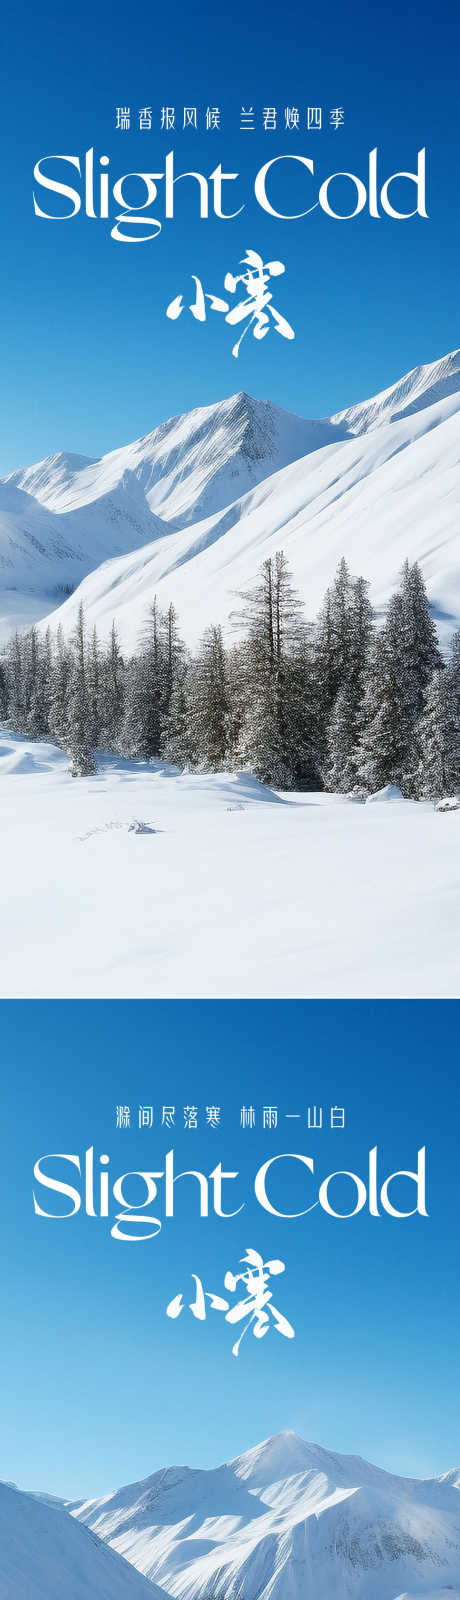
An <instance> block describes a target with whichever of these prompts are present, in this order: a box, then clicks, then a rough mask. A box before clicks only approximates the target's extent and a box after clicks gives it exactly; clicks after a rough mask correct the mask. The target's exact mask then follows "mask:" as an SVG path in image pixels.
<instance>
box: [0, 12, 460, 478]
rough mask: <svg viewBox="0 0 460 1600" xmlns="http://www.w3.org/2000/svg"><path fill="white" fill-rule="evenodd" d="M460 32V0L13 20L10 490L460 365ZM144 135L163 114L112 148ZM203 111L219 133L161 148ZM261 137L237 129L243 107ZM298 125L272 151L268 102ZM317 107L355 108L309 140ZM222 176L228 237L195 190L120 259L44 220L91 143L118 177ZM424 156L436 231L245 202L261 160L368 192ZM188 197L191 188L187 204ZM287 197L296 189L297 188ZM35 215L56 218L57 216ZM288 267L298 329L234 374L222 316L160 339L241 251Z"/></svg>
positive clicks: (8, 116) (281, 293)
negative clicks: (56, 174) (299, 160)
mask: <svg viewBox="0 0 460 1600" xmlns="http://www.w3.org/2000/svg"><path fill="white" fill-rule="evenodd" d="M459 34H460V19H459V14H458V8H457V7H455V6H453V5H452V4H451V0H440V3H439V4H436V5H434V3H433V0H428V3H427V0H421V3H417V4H415V3H413V0H410V3H409V4H407V5H406V6H401V4H400V3H399V0H398V3H396V0H391V3H389V4H386V5H384V6H382V7H380V8H378V10H377V12H376V10H375V8H374V7H371V6H369V4H368V3H367V0H366V3H363V0H351V3H350V4H349V5H347V6H344V5H343V3H342V0H330V3H329V4H328V6H327V8H326V7H321V6H310V5H307V6H305V4H304V3H302V4H300V0H298V3H295V4H292V3H291V4H289V5H287V6H279V5H278V4H276V5H275V4H274V3H273V0H265V3H262V0H253V4H251V6H244V5H243V4H242V3H241V0H238V3H237V4H236V5H232V6H231V7H228V8H227V9H225V8H224V9H222V10H221V11H220V12H219V13H217V12H216V8H215V5H214V4H213V5H211V4H210V3H209V0H204V3H203V4H202V5H201V6H200V7H199V9H198V10H197V8H193V7H191V6H189V5H187V6H186V5H185V4H184V3H183V0H179V3H178V5H177V6H176V7H175V8H174V14H173V15H172V13H171V11H170V9H168V8H159V7H156V6H155V7H148V6H146V5H145V4H144V0H142V3H140V0H132V4H131V5H130V7H129V13H127V11H126V7H124V6H123V7H122V6H121V5H120V4H119V3H117V0H114V3H111V4H110V6H109V5H108V4H106V3H104V0H103V3H100V0H95V3H92V4H91V5H89V4H85V3H84V0H83V3H82V4H80V6H79V7H78V8H77V9H75V10H73V11H72V12H71V14H68V15H66V14H65V11H64V10H63V8H62V6H61V5H57V4H53V3H50V4H45V5H43V6H41V7H40V8H37V7H35V6H34V7H32V6H30V7H28V8H26V12H24V8H18V7H17V6H16V5H15V4H13V3H12V0H7V3H6V8H5V12H4V23H3V40H4V47H3V51H2V57H3V59H2V88H1V120H2V124H3V127H2V139H3V144H4V148H5V149H6V150H7V160H6V162H4V168H3V174H2V233H3V241H2V253H1V262H0V307H1V338H2V351H3V418H2V429H1V443H0V471H1V472H7V471H8V470H11V469H13V468H14V467H15V466H17V465H19V464H23V463H25V462H28V461H32V460H38V459H40V458H41V457H42V456H44V455H45V454H47V453H50V452H53V451H55V450H57V449H59V448H66V449H71V450H74V451H77V452H78V451H81V452H87V453H89V454H99V453H100V452H101V451H104V450H106V449H108V448H111V447H113V446H115V445H117V444H120V443H122V442H125V441H127V440H129V439H130V438H135V437H136V436H138V435H140V434H143V433H145V432H146V431H149V430H150V429H151V428H152V427H153V426H154V425H155V424H156V423H158V422H159V421H161V420H162V419H164V418H165V417H166V416H168V415H171V414H173V413H176V412H180V411H182V410H186V409H189V408H190V407H192V406H194V405H196V404H202V403H209V402H211V401H213V400H215V399H218V398H221V397H222V396H223V395H225V394H229V393H232V392H234V391H235V390H236V389H241V388H245V389H247V390H249V391H250V392H252V393H254V394H256V395H258V396H260V397H264V396H265V397H266V396H270V397H272V398H273V399H275V400H276V401H277V402H278V403H279V404H282V405H284V406H286V407H288V408H291V409H293V410H297V411H298V412H300V413H303V414H304V415H309V414H313V415H321V414H326V413H328V412H330V411H332V410H334V409H336V408H339V407H341V406H344V405H346V404H349V403H350V402H351V401H353V400H355V399H358V398H361V397H362V396H366V395H367V394H370V393H372V392H373V391H375V390H378V389H380V388H382V387H384V386H386V385H387V384H389V383H390V382H391V381H393V380H394V379H396V378H397V377H398V376H400V375H401V373H403V372H404V371H405V370H407V369H408V368H410V367H411V366H413V365H415V364H416V363H418V362H419V361H423V360H428V361H429V360H432V359H435V358H436V357H437V356H439V355H441V354H443V353H445V352H446V351H447V350H449V349H452V348H453V347H455V346H456V344H457V343H458V341H459V331H458V281H457V275H458V253H459V242H460V240H459V232H460V229H459V220H458V206H457V171H456V150H457V128H456V116H457V98H458V65H457V64H458V46H459ZM120 104H121V105H125V104H128V105H129V106H130V107H131V110H132V114H133V119H134V114H135V112H136V111H137V109H138V108H139V107H142V106H143V105H146V104H149V105H150V104H151V105H152V108H153V116H154V126H153V130H152V132H151V133H149V132H144V133H139V132H136V131H134V132H133V131H130V132H127V133H120V132H118V133H117V132H116V131H115V128H114V118H115V108H116V106H117V105H120ZM165 104H166V105H169V106H171V105H172V106H175V108H176V111H177V118H178V121H179V123H180V121H181V118H182V113H183V107H184V105H187V106H190V105H191V106H195V105H196V106H197V108H198V110H199V112H200V114H201V115H202V114H203V112H204V111H205V109H206V107H207V106H208V105H211V106H214V105H217V106H218V107H219V108H220V109H221V113H222V123H223V128H222V132H221V133H218V132H215V131H213V132H208V133H201V132H196V133H195V132H193V131H192V132H189V133H187V132H185V133H184V132H182V131H181V130H180V128H179V131H178V132H177V134H176V135H173V136H172V142H171V140H170V137H169V136H165V135H164V134H162V133H160V131H159V127H158V122H159V112H160V110H161V107H162V106H163V105H165ZM243 104H244V105H246V106H247V105H248V104H252V105H254V108H255V112H256V118H257V130H258V131H256V132H254V133H251V134H242V133H240V132H239V114H240V109H241V105H243ZM286 105H287V106H297V107H299V108H300V110H301V114H302V120H303V131H298V132H296V133H293V134H290V135H289V134H286V133H285V132H284V131H283V129H282V128H280V129H279V130H277V131H276V132H271V133H270V132H263V131H261V128H260V117H261V112H262V111H263V108H264V106H276V107H277V109H278V113H279V117H280V119H281V120H282V115H283V110H284V107H285V106H286ZM308 105H320V106H322V107H323V112H324V122H325V124H327V115H328V111H329V109H330V108H332V107H334V106H337V105H340V106H343V108H344V114H345V123H344V127H343V128H342V129H340V130H339V131H338V132H336V131H335V130H334V129H332V128H329V126H328V125H325V126H324V127H323V129H322V131H321V132H317V133H313V132H312V133H310V134H308V135H307V133H306V131H305V113H306V108H307V106H308ZM170 143H171V147H173V148H174V150H175V156H176V162H177V170H178V171H179V170H184V169H185V170H187V169H188V168H189V167H190V165H191V164H193V165H194V166H195V167H196V166H197V167H198V168H199V170H202V171H204V172H209V171H210V170H211V166H212V165H214V164H217V162H218V161H219V160H222V163H223V166H224V168H225V169H226V170H235V171H238V172H239V173H240V174H241V179H240V189H241V193H243V192H244V193H245V194H247V196H248V203H247V209H246V211H245V213H244V215H243V216H242V217H240V218H238V219H237V220H236V221H234V222H231V223H224V222H217V221H216V220H215V219H212V220H210V221H209V222H208V223H204V222H203V223H199V222H198V220H197V216H196V211H195V210H194V208H193V205H192V201H191V199H190V197H189V198H188V199H187V198H186V190H187V185H184V186H183V190H182V195H181V199H180V202H178V213H177V216H176V218H175V220H174V222H170V223H168V224H167V225H166V226H165V227H164V228H163V231H162V234H161V236H160V237H159V238H157V239H156V240H155V241H153V242H151V243H148V244H144V245H141V244H137V245H132V246H131V247H129V246H127V245H121V244H117V243H115V242H114V241H113V240H112V239H111V237H110V229H109V226H108V225H106V224H105V223H104V222H101V221H93V220H89V219H87V218H85V217H81V216H79V217H76V218H75V219H74V220H72V221H67V222H65V223H60V224H59V223H51V222H46V221H44V220H40V219H38V218H35V217H34V215H33V209H32V188H33V167H34V163H35V162H36V161H37V160H38V158H39V157H42V156H44V155H47V154H50V153H53V152H54V153H74V154H75V153H77V154H80V155H83V154H84V152H85V150H86V149H87V148H89V147H90V146H94V148H95V151H96V153H97V155H99V154H102V153H104V154H108V156H109V158H110V174H111V178H112V179H115V178H116V177H119V176H120V175H121V174H122V173H124V172H127V171H132V170H137V169H139V168H141V169H144V170H145V169H147V170H156V169H157V166H158V170H161V167H162V161H163V158H164V155H165V154H166V151H167V148H168V147H169V144H170ZM424 144H426V145H427V146H428V147H429V151H430V170H431V185H430V219H429V220H428V221H422V220H421V219H420V218H415V219H414V220H412V221H409V222H403V223H398V222H393V221H391V220H390V219H385V218H384V219H381V220H379V221H375V220H372V219H370V218H369V217H368V216H367V214H363V215H362V216H361V217H359V218H357V219H356V220H354V221H352V222H349V223H338V222H333V221H332V220H330V219H329V218H327V217H326V216H324V214H323V213H322V212H320V211H316V212H314V214H313V216H311V217H308V218H306V219H305V220H304V221H300V222H296V223H287V222H286V223H281V222H280V223H278V222H276V221H274V220H273V219H271V218H269V217H268V216H266V215H265V214H264V213H263V212H262V211H261V210H260V209H259V208H258V207H257V206H256V204H255V202H254V201H251V199H250V186H251V183H252V181H253V177H254V173H255V172H256V170H257V168H258V167H259V166H260V165H261V163H262V162H263V161H264V160H267V159H268V158H269V156H271V155H274V154H280V153H287V152H288V151H291V152H293V153H294V152H295V151H299V150H300V151H302V153H304V154H306V155H308V156H310V157H313V159H314V160H315V163H316V167H317V172H318V177H321V178H324V177H326V176H327V175H328V174H329V173H330V172H333V171H336V170H340V169H346V170H350V171H352V172H356V173H357V174H358V175H361V176H362V177H363V178H364V177H365V175H366V163H367V155H368V151H369V150H370V149H371V148H373V146H374V145H377V146H378V148H379V151H380V156H381V173H382V177H387V176H388V175H389V173H390V172H392V171H395V170H398V169H400V168H405V167H409V169H410V170H413V166H414V160H415V157H416V152H417V150H418V148H419V147H420V146H421V145H424ZM188 188H189V191H190V194H192V193H193V192H194V188H195V186H194V185H192V186H190V185H189V186H188ZM288 189H289V185H287V190H288ZM43 198H45V199H46V197H45V196H43ZM248 245H249V246H252V247H253V248H258V249H259V250H260V251H261V252H262V254H263V255H264V257H265V259H266V258H267V255H268V256H270V257H273V254H274V253H276V254H277V255H280V256H281V258H282V260H283V261H284V263H285V265H286V273H285V277H284V278H283V279H282V280H278V283H277V285H276V292H277V299H278V304H279V307H280V310H282V311H283V312H284V313H285V315H286V316H287V317H288V318H290V320H291V322H292V323H293V325H294V327H295V330H296V339H295V341H291V342H288V341H287V340H284V339H282V338H280V337H279V336H278V335H277V334H276V333H275V332H274V331H272V333H271V335H270V337H269V338H267V339H266V341H265V342H264V343H263V344H256V342H255V341H254V340H249V339H247V340H246V341H245V345H244V347H243V351H242V352H241V355H240V357H239V359H238V361H236V360H235V359H234V358H233V357H232V355H231V343H232V340H231V338H230V336H229V334H230V330H229V329H228V326H227V325H226V324H225V322H224V319H223V318H220V317H218V316H217V315H215V316H214V321H212V319H211V321H208V322H207V324H206V325H205V326H204V325H201V324H199V323H196V322H195V321H194V320H193V318H192V317H190V316H186V315H185V314H184V316H183V317H182V318H181V319H180V320H179V322H177V323H171V322H168V321H167V320H166V317H165V314H164V313H165V307H166V305H167V303H168V301H169V300H170V299H171V298H172V297H173V296H174V295H176V294H178V293H179V292H181V291H182V290H184V291H185V289H186V287H187V279H188V278H189V275H190V274H191V273H192V272H195V273H196V274H198V275H200V276H201V277H202V279H203V282H204V284H205V286H208V287H209V288H211V289H213V290H214V292H216V291H217V292H218V290H219V287H220V288H222V280H223V276H224V274H225V271H226V270H228V269H230V268H233V267H234V266H235V265H236V263H237V261H238V259H239V257H240V256H241V255H242V254H243V252H244V250H245V248H246V247H247V246H248Z"/></svg>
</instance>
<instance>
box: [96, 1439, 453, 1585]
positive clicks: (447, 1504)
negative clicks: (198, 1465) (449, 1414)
mask: <svg viewBox="0 0 460 1600" xmlns="http://www.w3.org/2000/svg"><path fill="white" fill-rule="evenodd" d="M459 1481H460V1479H459V1474H458V1472H455V1471H454V1472H453V1473H447V1474H445V1475H443V1476H442V1477H441V1478H434V1479H428V1480H425V1481H419V1480H416V1479H405V1478H400V1477H398V1476H396V1475H394V1474H392V1473H388V1472H385V1471H384V1470H383V1469H381V1468H378V1467H374V1466H372V1465H371V1464H370V1463H369V1462H366V1461H364V1460H363V1459H362V1458H361V1457H359V1456H343V1455H337V1454H334V1453H333V1452H331V1451H328V1450H326V1449H323V1448H322V1447H320V1446H317V1445H314V1444H310V1443H307V1442H306V1441H305V1440H303V1439H301V1438H299V1437H298V1436H297V1435H296V1434H295V1433H292V1432H291V1431H290V1430H288V1431H286V1432H283V1433H281V1434H277V1435H275V1436H274V1437H273V1438H269V1439H266V1440H264V1441H263V1442H262V1443H261V1444H259V1445H257V1446H255V1447H254V1448H253V1449H251V1450H248V1451H246V1452H245V1453H244V1454H243V1455H242V1456H237V1457H236V1458H235V1459H234V1460H232V1461H229V1462H226V1463H225V1464H224V1465H222V1466H220V1467H217V1468H215V1469H211V1470H203V1469H201V1470H200V1469H198V1470H195V1471H193V1470H191V1469H190V1468H186V1467H182V1468H180V1467H174V1468H169V1469H162V1470H160V1471H158V1472H155V1473H154V1474H153V1475H152V1476H151V1477H150V1478H146V1479H145V1480H144V1481H142V1482H140V1483H135V1484H131V1485H128V1486H126V1488H123V1489H120V1490H118V1491H117V1492H116V1493H114V1494H111V1495H107V1496H105V1497H104V1498H103V1499H100V1500H93V1501H91V1500H88V1501H83V1502H82V1501H80V1502H75V1503H71V1504H69V1508H68V1509H69V1511H70V1512H71V1515H72V1516H73V1517H75V1518H77V1519H78V1520H79V1521H81V1522H84V1523H85V1525H86V1526H87V1527H89V1528H91V1529H92V1530H93V1532H95V1533H97V1534H98V1536H99V1537H100V1538H102V1539H105V1540H106V1541H107V1542H108V1543H109V1545H110V1546H111V1548H112V1549H114V1550H116V1551H117V1552H118V1553H119V1554H122V1555H124V1556H125V1557H126V1558H127V1559H128V1560H129V1561H131V1562H132V1563H133V1565H134V1566H135V1567H136V1568H137V1569H138V1571H139V1572H141V1573H143V1574H144V1576H146V1577H148V1578H149V1579H151V1580H154V1581H156V1582H157V1583H159V1585H160V1587H161V1588H162V1589H163V1590H164V1591H165V1592H166V1593H167V1594H168V1595H170V1596H171V1597H177V1600H307V1597H311V1600H403V1597H406V1596H407V1597H408V1600H416V1597H417V1600H419V1597H422V1596H423V1597H424V1600H428V1597H431V1600H434V1597H436V1600H440V1597H441V1596H443V1597H444V1596H446V1595H447V1593H449V1594H450V1596H451V1600H452V1597H456V1600H459V1596H460V1496H459Z"/></svg>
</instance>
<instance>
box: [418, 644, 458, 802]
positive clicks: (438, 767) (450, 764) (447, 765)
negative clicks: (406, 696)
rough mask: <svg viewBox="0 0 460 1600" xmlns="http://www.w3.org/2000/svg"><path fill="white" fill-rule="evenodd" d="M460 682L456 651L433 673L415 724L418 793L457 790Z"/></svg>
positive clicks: (434, 794)
mask: <svg viewBox="0 0 460 1600" xmlns="http://www.w3.org/2000/svg"><path fill="white" fill-rule="evenodd" d="M459 690H460V682H459V670H458V659H457V651H456V648H455V647H454V652H453V655H452V657H451V660H450V661H449V664H448V666H447V667H446V668H445V670H444V671H441V670H437V671H436V672H434V673H433V676H432V678H431V681H430V683H429V684H428V688H427V689H426V691H425V705H424V710H423V713H422V716H421V717H420V721H419V722H418V724H417V729H416V733H417V742H418V748H419V751H420V762H419V768H418V773H417V785H418V793H419V794H420V795H422V796H424V797H426V798H427V799H428V800H440V799H442V797H443V796H447V795H455V794H458V793H459V791H460V693H459Z"/></svg>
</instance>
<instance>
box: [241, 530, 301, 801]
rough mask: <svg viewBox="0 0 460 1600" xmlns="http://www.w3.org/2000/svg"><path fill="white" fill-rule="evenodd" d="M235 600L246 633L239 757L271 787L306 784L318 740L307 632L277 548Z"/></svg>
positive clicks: (291, 786)
mask: <svg viewBox="0 0 460 1600" xmlns="http://www.w3.org/2000/svg"><path fill="white" fill-rule="evenodd" d="M241 598H242V599H243V600H244V602H245V606H244V610H243V612H242V613H240V617H239V620H240V621H243V622H244V624H245V626H246V629H247V632H246V637H245V640H244V644H243V646H242V651H241V660H242V669H243V680H244V698H245V702H246V712H245V717H244V723H243V727H242V732H241V737H240V752H241V758H242V760H243V761H244V762H245V763H247V764H248V765H249V766H251V767H252V769H253V771H254V772H255V773H256V776H257V777H259V778H261V779H262V780H263V781H264V782H266V783H271V784H273V785H275V786H276V787H277V788H285V789H289V788H293V787H295V786H298V787H306V786H309V785H310V784H311V782H312V773H313V769H314V768H315V763H316V759H317V755H316V753H317V743H318V739H317V724H316V707H314V706H313V694H312V677H311V672H310V660H309V652H308V634H307V630H306V628H305V623H304V618H303V607H302V605H301V602H300V600H299V598H298V596H297V594H296V591H295V589H294V586H293V584H292V579H291V574H290V570H289V567H288V563H287V561H286V557H285V555H284V552H283V551H282V550H280V551H278V552H277V554H276V556H275V558H274V560H273V558H271V557H269V558H268V559H267V560H266V561H264V563H263V566H262V571H261V576H260V579H259V581H258V583H257V584H256V585H255V587H254V589H252V590H250V591H249V592H248V593H246V594H243V595H242V597H241Z"/></svg>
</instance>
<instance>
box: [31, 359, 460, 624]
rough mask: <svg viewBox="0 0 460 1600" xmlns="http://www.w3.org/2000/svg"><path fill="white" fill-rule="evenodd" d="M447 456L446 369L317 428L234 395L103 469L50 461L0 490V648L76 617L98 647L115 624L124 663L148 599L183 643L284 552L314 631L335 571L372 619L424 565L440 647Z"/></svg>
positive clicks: (453, 465) (455, 539) (457, 601)
mask: <svg viewBox="0 0 460 1600" xmlns="http://www.w3.org/2000/svg"><path fill="white" fill-rule="evenodd" d="M459 438H460V351H454V352H453V353H452V354H451V355H448V356H445V357H443V358H442V360H440V361H437V362H434V363H432V364H431V365H428V366H424V367H417V368H416V369H414V371H413V372H411V373H409V374H407V376H406V377H404V378H402V379H401V380H400V382H398V383H396V384H395V385H394V386H393V387H392V388H390V389H388V390H386V391H385V392H384V393H382V394H380V395H377V396H374V398H373V399H371V400H368V401H365V402H363V403H362V404H359V405H354V406H352V407H350V408H349V409H348V410H346V411H343V412H341V413H340V414H337V415H336V416H334V417H331V418H330V419H323V420H322V421H319V422H312V421H303V420H302V419H301V418H299V417H295V416H293V415H292V414H290V413H288V412H285V411H282V410H280V409H279V408H278V407H277V406H275V405H272V404H271V403H269V402H263V401H259V400H252V399H251V398H250V397H249V396H248V395H245V394H238V395H233V396H232V397H231V398H230V399H227V400H223V401H221V402H219V403H218V404H216V405H214V406H208V407H206V408H200V409H198V410H196V411H192V412H190V413H188V414H187V415H185V416H183V417H176V418H173V419H172V420H170V421H169V422H166V423H164V424H163V425H162V426H161V427H158V428H156V429H154V431H153V433H151V434H148V435H146V436H145V438H143V439H140V440H137V441H136V442H135V443H134V444H132V445H128V446H126V447H124V448H122V449H118V450H114V451H111V452H110V453H109V454H108V455H106V456H103V457H102V458H101V459H100V460H97V461H93V460H90V459H88V458H85V457H76V456H64V455H58V456H52V457H50V458H48V460H47V461H44V462H40V463H38V465H36V466H33V467H28V468H25V469H24V470H21V471H19V472H16V473H13V474H11V475H10V477H9V478H8V479H6V480H4V481H3V482H0V579H1V580H2V582H1V585H0V633H1V632H2V616H3V618H5V617H6V616H7V615H8V616H9V618H10V625H13V620H16V619H19V621H20V622H22V621H27V620H29V619H30V618H31V616H32V615H35V616H36V617H43V616H46V617H47V618H50V619H51V616H52V625H53V626H55V625H57V623H58V622H61V623H62V626H63V627H64V629H66V630H67V629H69V628H71V627H72V626H73V624H74V620H75V615H76V610H77V607H78V605H79V603H80V601H83V602H84V604H85V606H86V608H87V612H88V621H89V623H90V625H93V623H95V624H96V625H97V626H98V628H99V629H100V631H101V633H105V632H107V631H108V630H109V628H110V626H111V623H112V620H113V617H114V616H115V617H116V618H117V621H118V624H119V629H120V634H121V639H122V643H123V645H124V647H125V648H127V649H130V648H132V647H134V646H135V644H136V642H137V638H138V636H139V633H140V632H141V631H142V628H143V623H144V618H145V612H146V609H147V606H148V605H149V603H151V601H152V598H153V595H154V593H155V592H157V593H158V596H159V599H160V602H161V603H163V604H164V605H165V606H166V605H167V604H168V603H169V601H171V600H172V601H173V602H174V604H175V605H176V607H177V610H178V612H179V614H180V619H181V624H182V629H183V632H184V634H185V636H186V638H187V640H188V641H190V642H191V643H193V642H194V641H195V640H196V637H197V635H198V634H199V633H201V631H202V630H203V628H204V627H205V626H206V625H207V624H209V623H210V622H212V621H221V622H223V623H224V624H226V623H227V622H228V618H229V615H230V613H231V611H232V609H233V607H234V604H235V601H234V593H235V590H238V589H239V588H241V587H246V586H247V585H248V584H250V582H251V581H252V579H253V578H254V576H255V573H256V572H257V570H258V567H259V565H260V562H261V561H262V560H263V559H264V557H265V556H267V555H270V554H272V553H273V552H274V551H275V550H276V549H278V548H280V546H281V545H282V546H283V548H284V549H285V551H286V554H287V556H288V559H289V561H290V562H291V565H292V567H293V571H294V576H295V580H296V582H297V585H298V587H299V589H301V591H302V592H303V594H304V597H305V600H306V604H307V610H308V613H309V614H310V615H314V613H315V611H316V610H317V608H318V606H319V604H320V601H321V598H322V595H323V593H324V589H325V588H326V586H327V584H328V582H329V581H330V579H331V576H332V574H333V572H334V569H335V567H336V565H337V562H338V560H339V559H340V557H341V556H342V555H345V557H346V558H347V560H348V562H349V564H350V566H351V568H352V570H353V571H354V572H362V573H363V574H364V575H365V576H367V577H369V578H370V580H371V584H372V598H373V601H374V603H375V604H376V606H377V607H378V608H381V607H383V606H384V605H385V604H386V601H387V599H388V595H389V593H390V592H391V589H392V588H393V587H394V584H395V582H396V581H397V577H398V572H399V569H400V567H401V564H402V562H403V560H404V558H405V557H406V556H408V557H409V559H411V560H415V559H418V560H420V561H421V563H422V566H423V570H424V575H425V578H426V581H427V584H428V590H429V594H430V599H431V602H432V605H433V610H434V612H435V615H436V616H437V619H438V621H439V623H440V626H441V631H442V630H444V632H445V633H446V634H447V633H448V632H449V631H450V630H451V629H452V627H453V626H455V625H456V624H457V623H458V621H459V620H460V575H459V574H460V562H459V544H460V535H459V526H460V450H459ZM70 590H73V591H74V592H73V593H72V594H70V597H69V598H68V599H64V602H63V604H62V605H61V604H60V603H59V601H60V595H62V594H63V593H64V594H65V592H66V591H67V592H69V591H70ZM56 607H57V608H58V609H56ZM5 627H6V624H5V621H4V622H3V631H5Z"/></svg>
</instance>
